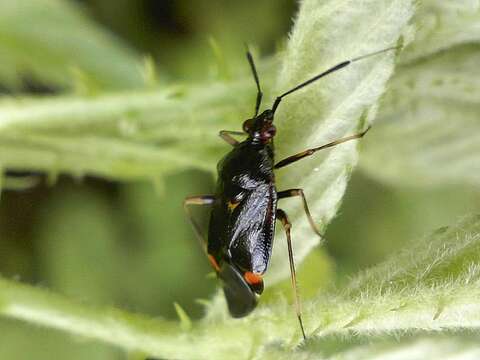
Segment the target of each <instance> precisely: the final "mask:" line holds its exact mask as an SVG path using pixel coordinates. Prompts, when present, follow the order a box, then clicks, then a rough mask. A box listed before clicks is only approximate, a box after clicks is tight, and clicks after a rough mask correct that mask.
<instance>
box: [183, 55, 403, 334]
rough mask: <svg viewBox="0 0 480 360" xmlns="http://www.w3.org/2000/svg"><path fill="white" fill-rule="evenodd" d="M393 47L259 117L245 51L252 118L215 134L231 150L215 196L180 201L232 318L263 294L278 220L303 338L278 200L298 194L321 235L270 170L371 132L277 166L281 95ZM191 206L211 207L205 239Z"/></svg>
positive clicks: (223, 163) (221, 166) (246, 310)
mask: <svg viewBox="0 0 480 360" xmlns="http://www.w3.org/2000/svg"><path fill="white" fill-rule="evenodd" d="M397 48H398V47H390V48H387V49H383V50H380V51H376V52H373V53H369V54H366V55H363V56H359V57H356V58H353V59H351V60H346V61H343V62H341V63H339V64H337V65H335V66H333V67H331V68H329V69H327V70H326V71H324V72H322V73H320V74H318V75H317V76H314V77H313V78H311V79H309V80H307V81H305V82H302V83H301V84H299V85H297V86H295V87H294V88H292V89H290V90H288V91H286V92H284V93H283V94H281V95H280V96H278V97H277V98H276V99H275V101H274V103H273V106H272V108H271V109H267V110H265V111H264V112H262V113H261V114H258V112H259V109H260V105H261V102H262V96H263V93H262V90H261V87H260V81H259V78H258V74H257V70H256V67H255V63H254V61H253V57H252V55H251V53H250V51H249V50H248V49H247V60H248V62H249V64H250V68H251V71H252V73H253V77H254V80H255V84H256V87H257V98H256V103H255V113H254V115H253V117H252V118H251V119H247V120H246V121H244V123H243V131H241V132H240V131H227V130H222V131H220V133H219V135H220V137H221V138H222V139H223V140H225V141H226V142H227V143H228V144H230V145H231V146H233V149H232V150H231V151H230V152H229V153H228V154H227V155H226V156H225V157H224V158H223V159H222V160H221V161H220V162H219V163H218V166H217V170H218V181H217V187H216V191H215V194H214V195H201V196H192V197H188V198H186V199H185V201H184V207H185V211H186V213H187V215H188V217H189V219H190V221H191V223H192V225H193V228H194V230H195V232H196V234H197V236H198V237H199V238H200V239H201V243H202V247H203V248H204V250H205V253H206V254H207V257H208V259H209V261H210V263H211V265H212V267H213V269H214V270H215V272H216V273H217V276H218V278H220V279H221V280H222V285H223V290H224V293H225V298H226V300H227V305H228V309H229V312H230V314H231V315H232V316H233V317H235V318H239V317H244V316H246V315H248V314H249V313H250V312H251V311H252V310H253V309H254V308H255V306H256V305H257V297H258V296H259V295H260V294H261V293H262V292H263V286H264V285H263V278H262V277H263V274H264V273H265V272H266V270H267V267H268V263H269V260H270V256H271V253H272V244H273V236H274V233H275V220H280V221H281V222H282V224H283V227H284V229H285V233H286V238H287V247H288V257H289V264H290V273H291V280H292V287H293V291H294V295H295V297H294V298H295V308H296V314H297V318H298V321H299V324H300V329H301V331H302V335H303V337H304V338H306V335H305V330H304V327H303V322H302V315H301V309H300V300H299V296H298V292H297V281H296V275H295V264H294V261H293V251H292V241H291V236H290V228H291V224H290V222H289V220H288V217H287V214H286V213H285V211H283V210H282V209H280V208H277V202H278V200H281V199H284V198H287V197H292V196H299V197H300V198H301V200H302V202H303V208H304V210H305V214H306V216H307V219H308V221H309V223H310V226H311V228H312V230H313V231H314V232H315V233H316V234H317V235H318V236H320V237H321V236H322V235H321V234H320V232H319V231H318V229H317V227H316V225H315V222H314V221H313V219H312V216H311V214H310V210H309V208H308V204H307V200H306V198H305V195H304V193H303V190H302V189H288V190H283V191H277V189H276V188H275V175H274V170H275V169H279V168H282V167H284V166H287V165H289V164H292V163H294V162H296V161H298V160H300V159H303V158H305V157H307V156H310V155H312V154H314V153H315V152H317V151H319V150H322V149H326V148H329V147H333V146H335V145H338V144H341V143H344V142H346V141H350V140H354V139H358V138H361V137H363V136H364V135H365V134H366V133H367V131H368V130H369V128H367V129H366V130H364V131H363V132H361V133H358V134H355V135H351V136H348V137H345V138H341V139H338V140H335V141H332V142H330V143H328V144H324V145H322V146H318V147H315V148H311V149H307V150H305V151H302V152H300V153H298V154H295V155H292V156H289V157H287V158H285V159H283V160H280V161H279V162H277V163H275V161H274V147H273V138H274V137H275V133H276V128H275V125H274V124H273V120H274V115H275V112H276V110H277V108H278V105H279V104H280V102H281V101H282V99H283V98H284V97H285V96H287V95H289V94H291V93H293V92H295V91H297V90H299V89H301V88H303V87H305V86H307V85H309V84H311V83H313V82H315V81H317V80H319V79H321V78H322V77H324V76H326V75H328V74H331V73H333V72H335V71H337V70H340V69H342V68H344V67H346V66H347V65H350V64H351V63H353V62H356V61H359V60H362V59H365V58H367V57H370V56H373V55H377V54H380V53H383V52H386V51H390V50H394V49H397ZM232 135H244V136H245V135H246V136H247V138H246V139H245V140H244V141H241V142H239V141H237V140H236V139H235V138H234V137H232ZM189 205H209V206H211V215H210V224H209V231H208V241H205V240H204V239H203V236H202V232H201V230H200V227H199V225H198V224H197V223H196V222H195V220H194V219H193V217H192V216H191V213H190V212H189V207H188V206H189Z"/></svg>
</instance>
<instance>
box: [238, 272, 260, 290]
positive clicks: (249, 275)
mask: <svg viewBox="0 0 480 360" xmlns="http://www.w3.org/2000/svg"><path fill="white" fill-rule="evenodd" d="M243 277H244V279H245V281H246V282H247V283H249V284H250V285H252V286H255V285H259V284H261V283H263V279H262V275H260V274H255V273H253V272H251V271H246V272H245V273H244V274H243Z"/></svg>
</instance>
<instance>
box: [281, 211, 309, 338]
mask: <svg viewBox="0 0 480 360" xmlns="http://www.w3.org/2000/svg"><path fill="white" fill-rule="evenodd" d="M276 214H277V219H278V220H280V221H281V222H282V225H283V228H284V229H285V234H286V236H287V248H288V261H289V263H290V279H291V280H292V288H293V293H294V297H295V311H296V313H297V318H298V322H299V323H300V329H301V330H302V335H303V338H304V339H307V337H306V335H305V330H304V328H303V321H302V306H301V303H300V297H299V296H298V284H297V275H296V271H295V262H294V260H293V249H292V239H291V236H290V228H291V227H292V224H291V223H290V221H289V220H288V217H287V214H286V213H285V211H283V210H282V209H277V212H276Z"/></svg>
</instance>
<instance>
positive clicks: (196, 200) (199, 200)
mask: <svg viewBox="0 0 480 360" xmlns="http://www.w3.org/2000/svg"><path fill="white" fill-rule="evenodd" d="M214 201H215V197H214V196H213V195H200V196H189V197H187V198H185V200H183V208H184V210H185V213H186V214H187V216H188V220H190V223H191V224H192V226H193V230H194V231H195V235H196V236H197V238H198V240H199V241H200V246H201V247H202V249H203V250H204V251H205V253H206V252H207V242H206V240H205V237H204V236H203V234H202V231H201V230H200V226H199V225H198V223H197V222H196V221H195V219H194V218H193V216H192V214H191V213H190V209H189V206H190V205H212V204H213V202H214Z"/></svg>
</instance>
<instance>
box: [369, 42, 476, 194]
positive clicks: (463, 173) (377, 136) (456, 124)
mask: <svg viewBox="0 0 480 360" xmlns="http://www.w3.org/2000/svg"><path fill="white" fill-rule="evenodd" d="M479 63H480V47H479V46H478V45H465V46H459V47H456V48H452V49H451V50H450V51H447V52H444V53H442V54H439V55H437V56H434V57H431V58H428V59H426V60H424V61H421V62H418V63H413V64H411V65H406V66H402V67H401V69H400V71H399V72H398V73H397V74H396V75H395V77H394V79H392V82H391V85H390V89H389V92H388V94H387V96H386V98H385V101H384V103H383V106H382V107H381V110H380V112H379V115H378V118H379V122H378V124H377V125H376V126H375V129H374V130H373V131H372V133H371V134H370V136H369V137H368V139H366V141H365V149H364V153H363V154H364V157H363V158H362V161H361V165H362V169H363V170H365V171H367V172H368V174H369V175H370V176H372V177H374V178H378V179H381V180H383V181H386V182H389V183H392V184H396V185H411V186H438V185H445V184H473V185H478V184H479V183H480V161H479V160H478V159H479V157H480V135H479V134H480V123H479V121H478V114H479V113H480V97H479V94H480V81H479V80H478V76H476V74H477V72H478V64H479Z"/></svg>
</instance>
